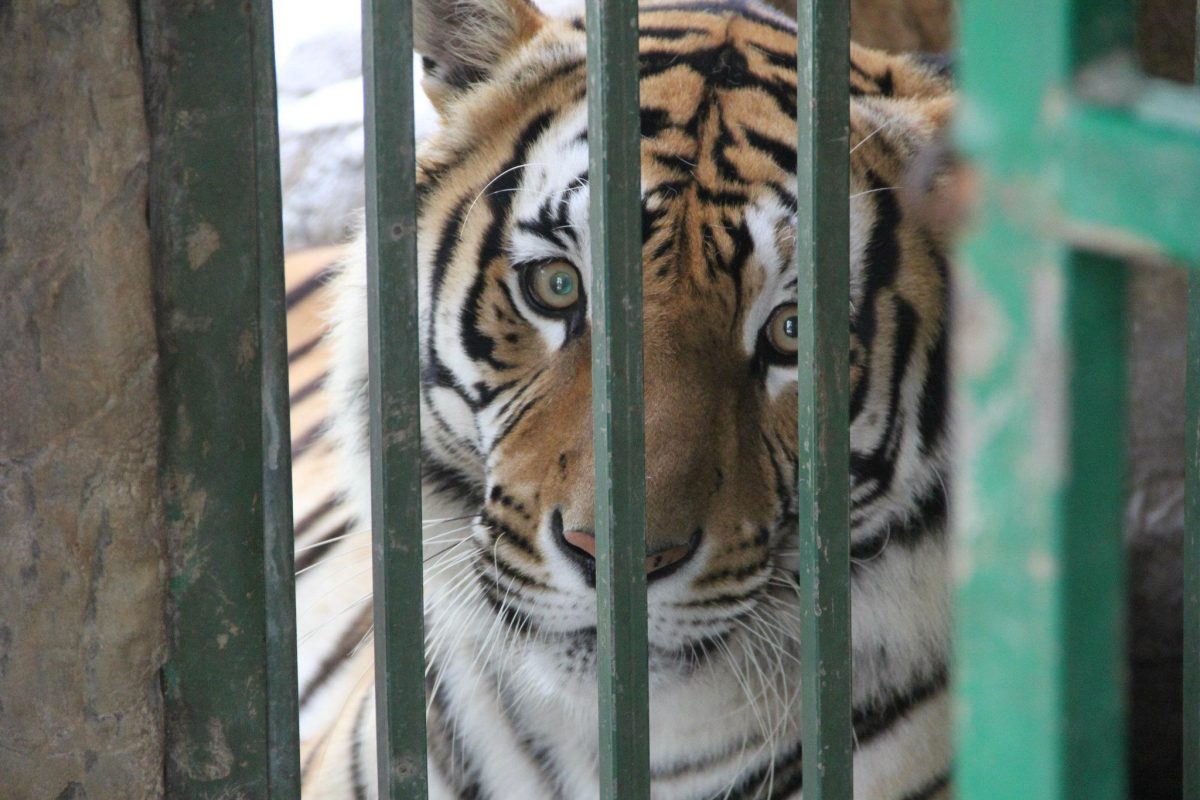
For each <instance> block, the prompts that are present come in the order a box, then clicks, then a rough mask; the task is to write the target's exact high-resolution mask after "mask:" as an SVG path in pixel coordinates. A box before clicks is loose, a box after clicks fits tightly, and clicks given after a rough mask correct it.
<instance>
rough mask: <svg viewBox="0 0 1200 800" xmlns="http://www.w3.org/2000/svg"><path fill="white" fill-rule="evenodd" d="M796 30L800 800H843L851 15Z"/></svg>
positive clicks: (799, 24)
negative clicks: (801, 762)
mask: <svg viewBox="0 0 1200 800" xmlns="http://www.w3.org/2000/svg"><path fill="white" fill-rule="evenodd" d="M796 28H797V32H798V38H797V61H796V65H797V74H796V84H797V94H798V97H797V103H796V108H797V119H796V135H797V149H796V153H797V156H798V158H797V159H796V161H797V167H796V180H797V193H796V198H797V204H798V209H797V220H796V259H797V268H798V270H799V284H798V305H799V309H800V314H799V316H800V328H799V343H798V344H799V356H798V362H799V367H798V369H799V373H798V381H799V383H798V387H797V388H798V394H799V429H798V431H799V452H798V459H799V461H798V466H799V471H798V481H799V484H798V485H799V503H798V509H799V536H800V597H801V609H800V612H801V613H800V617H801V641H802V643H803V647H801V650H800V662H801V673H802V675H801V689H802V692H801V704H802V706H801V716H802V720H801V722H802V726H803V733H802V737H803V738H802V745H803V748H804V796H805V798H806V800H849V798H850V797H851V796H852V794H853V749H852V738H851V729H850V720H851V715H850V707H851V670H850V534H849V513H850V512H849V501H848V491H849V473H850V461H849V452H850V449H849V448H850V427H849V426H850V421H849V408H850V394H849V392H850V388H849V383H850V378H849V370H850V367H849V354H850V343H849V332H850V319H849V307H850V278H849V264H850V233H849V231H850V216H849V213H850V212H849V201H848V199H847V198H848V197H849V194H850V171H849V169H850V168H849V137H850V97H849V75H850V55H849V53H850V17H849V5H848V4H847V3H845V2H842V0H802V2H800V3H798V4H797V19H796Z"/></svg>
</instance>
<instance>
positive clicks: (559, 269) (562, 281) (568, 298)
mask: <svg viewBox="0 0 1200 800" xmlns="http://www.w3.org/2000/svg"><path fill="white" fill-rule="evenodd" d="M579 284H580V277H579V270H577V269H575V267H573V266H571V265H570V264H568V263H566V262H565V261H551V262H549V263H547V264H539V265H538V266H536V267H534V268H533V269H531V270H530V271H529V275H528V278H527V282H526V286H527V288H528V292H529V294H530V296H531V298H532V299H533V300H534V301H535V303H536V304H537V305H540V306H542V307H543V308H544V309H545V310H547V311H551V312H557V311H566V310H568V309H570V308H571V307H572V306H574V305H575V304H576V303H578V302H579V288H580V287H579Z"/></svg>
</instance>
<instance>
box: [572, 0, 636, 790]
mask: <svg viewBox="0 0 1200 800" xmlns="http://www.w3.org/2000/svg"><path fill="white" fill-rule="evenodd" d="M587 40H588V149H589V164H588V175H589V180H588V184H589V189H590V192H591V217H590V225H591V248H592V252H591V255H592V286H591V291H592V334H591V336H592V419H593V429H594V440H595V457H596V632H597V638H598V646H599V656H598V659H597V662H598V663H597V669H598V674H597V678H598V684H599V685H598V690H599V698H598V699H599V711H600V796H601V798H604V800H644V798H648V797H649V796H650V761H649V748H650V718H649V702H650V695H649V689H648V684H647V675H646V670H647V663H646V653H647V645H646V458H645V455H646V454H645V435H644V420H643V416H642V415H643V409H644V407H645V403H644V401H643V394H642V212H641V208H642V202H641V137H640V136H638V131H639V130H640V115H639V111H638V69H637V64H638V16H637V0H588V2H587Z"/></svg>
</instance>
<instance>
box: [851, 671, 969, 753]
mask: <svg viewBox="0 0 1200 800" xmlns="http://www.w3.org/2000/svg"><path fill="white" fill-rule="evenodd" d="M946 681H947V677H946V670H945V668H942V669H940V670H938V671H937V672H936V673H934V674H933V675H932V676H930V677H928V678H925V679H923V680H921V681H918V682H915V683H913V684H911V685H910V686H908V687H906V688H904V689H899V690H896V691H894V692H893V693H892V694H891V695H889V696H888V697H886V698H884V699H883V700H881V701H879V702H877V703H874V704H872V705H870V706H867V707H865V708H856V709H854V716H853V725H854V736H855V742H856V746H857V747H859V748H862V747H863V746H865V745H867V744H869V743H870V742H871V740H872V739H874V738H876V737H877V736H880V735H881V734H883V733H886V732H887V731H888V730H889V729H890V728H891V727H892V726H893V725H895V724H896V723H897V722H899V721H900V720H902V719H904V718H905V717H907V716H908V714H909V712H910V711H912V710H913V709H914V708H916V707H917V706H919V705H921V704H922V703H924V702H925V701H926V700H928V699H930V698H931V697H933V696H934V695H935V694H937V693H938V692H940V691H942V690H943V689H945V688H946Z"/></svg>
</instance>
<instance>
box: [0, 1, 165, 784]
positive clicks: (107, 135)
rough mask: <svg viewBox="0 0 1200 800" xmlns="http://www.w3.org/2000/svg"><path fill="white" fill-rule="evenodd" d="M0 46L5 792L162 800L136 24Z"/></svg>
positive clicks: (12, 19)
mask: <svg viewBox="0 0 1200 800" xmlns="http://www.w3.org/2000/svg"><path fill="white" fill-rule="evenodd" d="M0 41H2V42H3V47H0V75H3V76H4V79H3V80H0V108H3V109H4V110H3V113H0V342H3V346H2V347H0V776H2V777H0V796H3V797H4V798H6V800H26V799H28V800H40V799H41V798H47V799H49V798H74V800H83V798H89V799H90V800H99V799H100V798H120V799H121V800H137V799H138V798H151V797H159V796H161V794H162V787H161V775H162V763H161V762H162V737H163V732H162V708H161V691H160V687H159V666H160V664H161V658H162V654H163V588H164V587H163V582H164V575H165V573H164V568H163V553H162V539H161V525H160V522H159V517H160V509H159V501H158V499H157V497H158V486H157V453H158V436H159V433H158V401H157V387H156V344H155V333H154V324H153V314H152V296H151V291H152V271H151V266H150V258H149V243H148V238H147V231H146V159H147V138H146V129H145V123H144V118H145V115H144V110H143V97H142V83H141V63H140V59H139V55H138V51H137V22H136V19H135V17H134V14H133V9H132V4H131V3H130V2H128V0H75V2H50V0H14V2H5V3H0Z"/></svg>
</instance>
